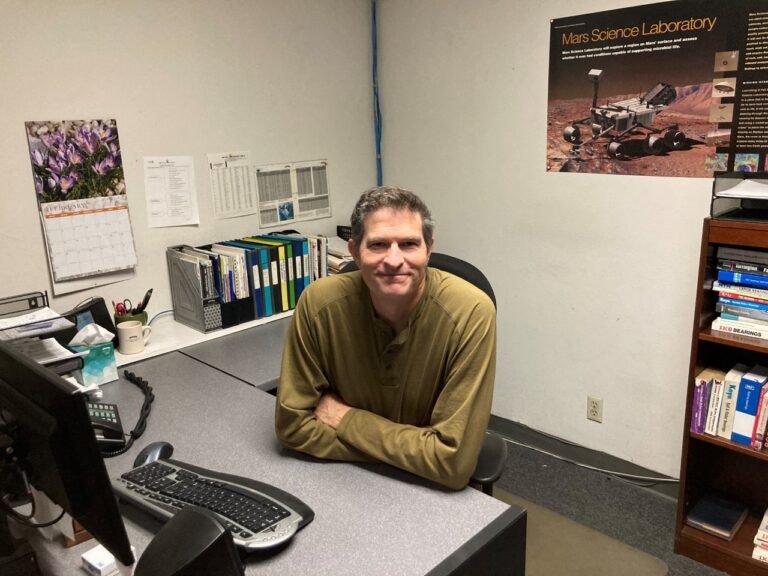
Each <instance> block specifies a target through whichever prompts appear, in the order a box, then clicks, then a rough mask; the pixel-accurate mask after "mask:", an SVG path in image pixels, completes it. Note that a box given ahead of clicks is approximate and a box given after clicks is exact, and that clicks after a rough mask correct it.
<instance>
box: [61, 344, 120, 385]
mask: <svg viewBox="0 0 768 576" xmlns="http://www.w3.org/2000/svg"><path fill="white" fill-rule="evenodd" d="M72 349H73V350H75V351H77V352H82V351H83V350H88V355H87V356H86V357H85V358H83V368H82V369H81V371H80V372H81V375H82V381H83V386H91V385H97V386H98V385H99V384H106V383H107V382H113V381H114V380H117V378H118V376H117V362H116V361H115V347H114V345H113V344H112V342H104V343H103V344H94V345H92V346H72Z"/></svg>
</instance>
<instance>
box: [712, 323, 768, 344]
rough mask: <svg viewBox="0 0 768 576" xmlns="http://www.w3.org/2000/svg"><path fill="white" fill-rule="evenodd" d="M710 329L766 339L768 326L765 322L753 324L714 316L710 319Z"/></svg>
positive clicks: (767, 337)
mask: <svg viewBox="0 0 768 576" xmlns="http://www.w3.org/2000/svg"><path fill="white" fill-rule="evenodd" d="M711 328H712V330H716V331H719V332H725V333H727V334H736V335H739V336H751V337H752V338H760V339H762V340H768V326H766V325H765V324H754V323H752V322H744V321H742V320H728V319H726V318H715V319H714V320H713V321H712V326H711Z"/></svg>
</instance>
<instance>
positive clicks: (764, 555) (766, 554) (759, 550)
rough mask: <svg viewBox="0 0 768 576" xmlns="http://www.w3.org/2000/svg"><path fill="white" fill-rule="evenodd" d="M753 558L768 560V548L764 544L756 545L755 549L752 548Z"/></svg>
mask: <svg viewBox="0 0 768 576" xmlns="http://www.w3.org/2000/svg"><path fill="white" fill-rule="evenodd" d="M752 558H754V559H755V560H760V562H768V549H766V548H763V547H762V546H755V549H754V550H752Z"/></svg>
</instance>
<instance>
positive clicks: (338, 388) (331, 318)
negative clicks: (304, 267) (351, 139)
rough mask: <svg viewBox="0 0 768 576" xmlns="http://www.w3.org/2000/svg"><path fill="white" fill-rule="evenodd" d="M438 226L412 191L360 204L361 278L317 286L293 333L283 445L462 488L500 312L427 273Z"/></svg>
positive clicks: (282, 411)
mask: <svg viewBox="0 0 768 576" xmlns="http://www.w3.org/2000/svg"><path fill="white" fill-rule="evenodd" d="M433 230H434V224H433V222H432V218H431V215H430V212H429V209H428V208H427V207H426V205H425V204H424V203H423V202H422V200H421V199H420V198H419V197H418V196H416V195H415V194H413V193H412V192H409V191H407V190H403V189H401V188H393V187H379V188H374V189H372V190H369V191H368V192H365V193H364V194H363V195H362V196H361V197H360V199H359V200H358V202H357V205H356V206H355V209H354V211H353V213H352V239H351V240H350V241H349V250H350V253H351V254H352V256H353V257H354V259H355V262H356V263H357V266H358V268H359V271H355V272H351V273H347V274H341V275H336V276H332V277H329V278H324V279H322V280H319V281H318V282H315V283H313V284H311V285H310V286H309V288H308V289H307V290H305V291H304V292H303V293H302V296H301V298H300V300H299V302H298V304H297V306H296V311H295V312H294V315H293V319H292V321H291V326H290V328H289V330H288V334H287V336H286V342H285V349H284V352H283V362H282V370H281V374H280V384H279V386H278V392H277V407H276V415H275V427H276V430H277V435H278V438H279V439H280V441H281V442H282V443H283V445H284V446H286V447H288V448H292V449H294V450H298V451H301V452H305V453H307V454H311V455H313V456H316V457H318V458H327V459H335V460H347V461H362V462H384V463H387V464H390V465H392V466H396V467H398V468H401V469H403V470H406V471H408V472H412V473H413V474H417V475H418V476H421V477H423V478H427V479H429V480H433V481H435V482H438V483H440V484H442V485H444V486H448V487H449V488H453V489H460V488H463V487H464V486H466V484H467V482H468V481H469V478H470V476H471V474H472V472H473V470H474V467H475V464H476V462H477V457H478V454H479V453H480V448H481V447H482V443H483V438H484V434H485V429H486V427H487V425H488V419H489V416H490V409H491V400H492V395H493V381H494V375H495V368H496V311H495V308H494V305H493V303H492V302H491V300H490V299H489V298H488V296H486V295H485V293H484V292H482V291H481V290H479V289H478V288H475V287H474V286H472V285H471V284H469V283H468V282H466V281H464V280H462V279H460V278H457V277H456V276H453V275H452V274H448V273H447V272H443V271H440V270H437V269H435V268H428V267H427V263H428V262H429V256H430V254H431V253H432V247H433V243H434V242H433V237H432V235H433Z"/></svg>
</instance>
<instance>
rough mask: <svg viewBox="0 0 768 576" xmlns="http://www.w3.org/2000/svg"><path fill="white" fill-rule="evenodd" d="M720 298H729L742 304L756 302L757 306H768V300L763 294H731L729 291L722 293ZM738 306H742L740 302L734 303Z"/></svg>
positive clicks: (722, 291)
mask: <svg viewBox="0 0 768 576" xmlns="http://www.w3.org/2000/svg"><path fill="white" fill-rule="evenodd" d="M720 298H728V299H730V300H737V301H741V302H754V303H755V304H768V300H767V299H766V298H765V297H764V295H763V294H745V293H743V292H729V291H728V290H721V291H720ZM734 305H736V306H742V304H739V303H738V302H734Z"/></svg>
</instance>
